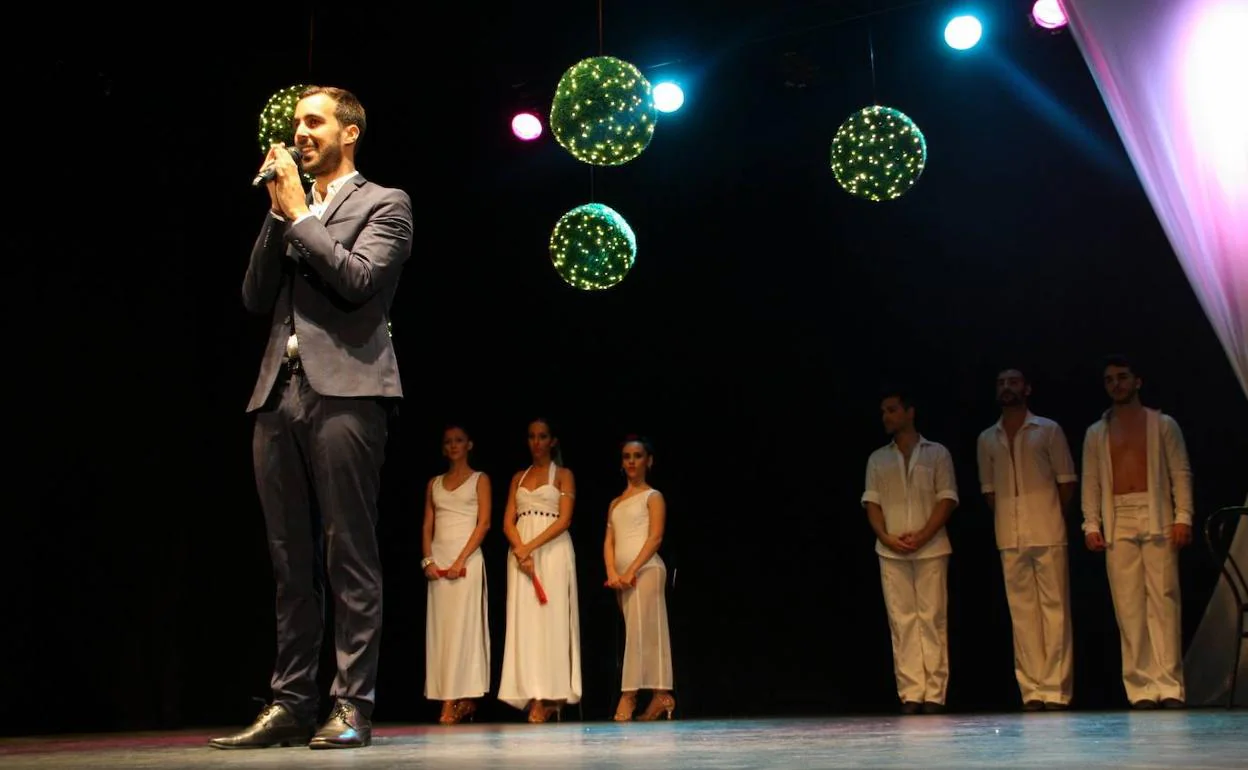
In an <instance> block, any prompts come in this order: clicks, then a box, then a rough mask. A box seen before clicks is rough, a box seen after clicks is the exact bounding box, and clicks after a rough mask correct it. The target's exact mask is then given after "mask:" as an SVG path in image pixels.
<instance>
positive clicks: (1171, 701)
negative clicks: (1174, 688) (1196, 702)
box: [1161, 698, 1187, 709]
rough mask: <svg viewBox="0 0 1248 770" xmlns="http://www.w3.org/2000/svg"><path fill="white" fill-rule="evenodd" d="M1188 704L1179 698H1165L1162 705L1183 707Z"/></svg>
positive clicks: (1165, 706) (1172, 707)
mask: <svg viewBox="0 0 1248 770" xmlns="http://www.w3.org/2000/svg"><path fill="white" fill-rule="evenodd" d="M1186 706H1187V704H1186V703H1184V702H1183V701H1181V700H1179V699H1178V698H1164V699H1163V700H1162V701H1161V707H1162V708H1163V709H1181V708H1186Z"/></svg>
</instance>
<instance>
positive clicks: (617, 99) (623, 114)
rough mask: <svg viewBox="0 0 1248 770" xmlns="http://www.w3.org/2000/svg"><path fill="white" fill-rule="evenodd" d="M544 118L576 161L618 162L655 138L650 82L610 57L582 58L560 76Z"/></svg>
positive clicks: (633, 67) (625, 159)
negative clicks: (546, 115) (546, 118)
mask: <svg viewBox="0 0 1248 770" xmlns="http://www.w3.org/2000/svg"><path fill="white" fill-rule="evenodd" d="M549 122H550V130H551V132H552V133H553V134H554V135H555V140H556V141H557V142H559V144H560V145H561V146H562V147H563V148H564V149H565V150H567V151H568V152H569V153H571V155H572V157H574V158H576V159H577V160H579V161H582V162H584V163H589V164H590V165H594V166H620V165H623V164H625V163H627V162H629V161H630V160H632V159H634V158H636V157H637V156H638V155H640V154H641V153H642V152H643V151H644V150H645V149H646V147H647V146H649V144H650V139H651V138H652V137H653V136H654V125H655V107H654V95H653V91H652V89H651V87H650V81H648V80H646V78H645V77H644V76H643V75H642V74H641V71H640V70H638V69H637V67H635V66H634V65H632V64H629V63H628V62H626V61H623V60H621V59H617V58H615V57H614V56H595V57H592V58H589V59H582V60H581V61H579V62H577V63H576V64H574V65H572V66H571V67H569V68H568V69H567V71H566V72H564V73H563V77H561V78H559V84H558V86H557V87H556V88H555V99H554V102H553V103H552V105H551V108H550V121H549Z"/></svg>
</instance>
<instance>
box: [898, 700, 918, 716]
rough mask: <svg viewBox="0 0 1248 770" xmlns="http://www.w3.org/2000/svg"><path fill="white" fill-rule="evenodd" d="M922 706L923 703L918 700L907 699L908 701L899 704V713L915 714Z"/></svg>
mask: <svg viewBox="0 0 1248 770" xmlns="http://www.w3.org/2000/svg"><path fill="white" fill-rule="evenodd" d="M922 706H923V704H922V703H919V702H918V701H912V700H908V701H905V702H904V703H902V704H901V713H903V714H917V713H919V709H920V708H921V707H922Z"/></svg>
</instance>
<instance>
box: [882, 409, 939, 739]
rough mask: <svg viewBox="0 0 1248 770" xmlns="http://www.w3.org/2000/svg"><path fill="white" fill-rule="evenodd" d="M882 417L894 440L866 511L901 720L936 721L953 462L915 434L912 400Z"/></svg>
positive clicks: (884, 453)
mask: <svg viewBox="0 0 1248 770" xmlns="http://www.w3.org/2000/svg"><path fill="white" fill-rule="evenodd" d="M880 412H881V416H882V419H883V422H884V431H885V432H886V433H888V434H889V435H890V436H892V437H893V440H892V441H891V442H890V443H889V444H888V445H887V446H884V447H881V448H879V449H877V450H875V451H874V452H872V453H871V456H870V458H868V459H867V480H866V490H865V491H864V492H863V494H862V504H863V507H865V508H866V509H867V518H868V520H869V521H870V522H871V528H872V529H873V530H875V536H876V538H877V540H876V545H875V552H876V553H877V554H878V555H879V557H880V581H881V584H882V585H883V589H884V606H885V607H886V608H887V609H888V625H889V629H890V630H891V632H892V641H893V672H894V673H895V674H896V677H897V696H898V697H899V698H900V699H901V710H902V712H903V713H906V714H914V713H916V712H918V711H920V710H922V711H923V712H925V713H938V712H941V711H943V710H944V707H945V691H946V689H947V687H948V683H949V643H948V632H947V628H946V607H947V605H948V591H947V582H946V581H947V576H948V571H949V554H950V553H952V550H953V549H952V548H951V546H950V545H949V536H948V535H947V534H946V533H945V522H946V521H948V520H949V515H950V514H951V513H952V512H953V509H954V508H955V507H956V506H957V504H958V489H957V481H956V480H955V479H954V476H953V458H952V457H951V456H950V455H949V450H948V449H946V448H945V447H944V446H942V445H940V444H937V443H936V442H935V441H929V440H927V439H925V438H923V437H922V436H920V435H919V433H918V431H917V430H915V427H914V402H913V401H912V400H911V399H910V398H909V397H908V396H907V395H905V394H903V393H899V392H893V393H890V394H888V395H887V396H886V397H885V398H884V400H883V401H882V402H881V404H880Z"/></svg>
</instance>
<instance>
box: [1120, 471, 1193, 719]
mask: <svg viewBox="0 0 1248 770" xmlns="http://www.w3.org/2000/svg"><path fill="white" fill-rule="evenodd" d="M1119 498H1122V500H1120V499H1119ZM1134 498H1144V496H1143V495H1120V496H1118V497H1116V498H1115V506H1114V519H1115V521H1114V532H1113V540H1112V541H1111V542H1109V544H1108V545H1109V547H1108V548H1107V549H1106V554H1105V564H1106V567H1107V569H1108V571H1109V590H1110V594H1111V595H1112V596H1113V598H1114V614H1115V615H1117V617H1118V632H1119V635H1120V636H1121V637H1122V684H1123V686H1124V687H1125V688H1126V691H1127V700H1129V701H1130V702H1131V703H1136V702H1138V701H1142V700H1162V699H1164V698H1177V699H1179V700H1185V693H1184V689H1183V649H1182V647H1183V636H1182V634H1183V627H1182V625H1181V622H1180V618H1181V612H1182V607H1181V602H1180V596H1179V554H1178V551H1177V550H1176V549H1175V548H1174V547H1173V546H1172V545H1171V544H1170V542H1169V541H1168V540H1167V539H1166V536H1165V535H1164V534H1152V533H1149V532H1148V503H1147V499H1146V498H1144V500H1143V503H1142V505H1140V504H1133V503H1135V502H1136V501H1135V500H1134Z"/></svg>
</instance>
